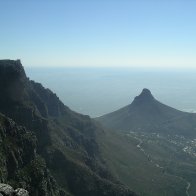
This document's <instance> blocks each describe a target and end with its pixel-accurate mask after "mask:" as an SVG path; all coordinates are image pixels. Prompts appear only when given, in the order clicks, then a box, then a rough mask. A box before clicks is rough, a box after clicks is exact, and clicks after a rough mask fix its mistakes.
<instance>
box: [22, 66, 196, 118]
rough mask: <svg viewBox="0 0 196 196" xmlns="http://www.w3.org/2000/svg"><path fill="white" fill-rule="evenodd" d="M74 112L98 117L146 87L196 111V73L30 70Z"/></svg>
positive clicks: (163, 99)
mask: <svg viewBox="0 0 196 196" xmlns="http://www.w3.org/2000/svg"><path fill="white" fill-rule="evenodd" d="M25 70H26V72H27V75H28V76H29V78H30V79H32V80H35V81H38V82H40V83H42V84H43V85H44V86H45V87H47V88H49V89H51V90H52V91H54V92H56V94H57V95H58V97H59V98H60V99H61V100H62V101H63V103H64V104H65V105H67V106H69V107H70V108H71V109H72V110H74V111H77V112H80V113H82V114H87V115H90V116H91V117H97V116H100V115H103V114H105V113H108V112H111V111H115V110H117V109H119V108H121V107H123V106H125V105H128V104H130V103H131V102H132V100H133V99H134V97H135V96H137V95H138V94H139V93H140V92H141V90H142V89H143V88H148V89H150V90H151V92H152V94H153V95H154V97H155V98H156V99H158V100H159V101H161V102H163V103H165V104H167V105H169V106H172V107H174V108H177V109H180V110H183V111H189V112H194V111H196V77H195V75H196V70H185V69H184V70H183V69H182V70H175V69H173V70H164V69H134V68H76V67H75V68H54V67H53V68H46V67H44V68H40V67H39V68H36V67H26V68H25Z"/></svg>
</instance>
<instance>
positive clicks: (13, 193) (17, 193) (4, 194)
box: [0, 183, 29, 196]
mask: <svg viewBox="0 0 196 196" xmlns="http://www.w3.org/2000/svg"><path fill="white" fill-rule="evenodd" d="M0 196H29V193H28V191H26V190H25V189H22V188H17V189H16V190H14V189H13V188H12V187H11V186H10V185H8V184H1V183H0Z"/></svg>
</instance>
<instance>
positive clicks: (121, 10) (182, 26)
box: [0, 0, 196, 67]
mask: <svg viewBox="0 0 196 196" xmlns="http://www.w3.org/2000/svg"><path fill="white" fill-rule="evenodd" d="M0 27H1V30H0V58H3V59H4V58H11V59H17V58H20V59H21V60H22V62H23V64H24V65H25V66H134V67H135V66H136V67H137V66H138V67H141V66H151V67H154V66H157V67H168V66H173V67H183V66H184V67H194V66H196V55H195V54H196V1H195V0H168V1H167V0H162V1H161V0H56V1H55V0H51V1H50V0H31V1H30V0H17V1H16V0H0Z"/></svg>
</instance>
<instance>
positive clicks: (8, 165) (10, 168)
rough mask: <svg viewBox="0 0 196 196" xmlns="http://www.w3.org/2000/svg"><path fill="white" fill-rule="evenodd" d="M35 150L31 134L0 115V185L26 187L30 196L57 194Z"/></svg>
mask: <svg viewBox="0 0 196 196" xmlns="http://www.w3.org/2000/svg"><path fill="white" fill-rule="evenodd" d="M36 148H37V138H36V136H35V135H34V134H33V133H32V132H30V131H27V130H26V128H25V127H22V126H18V125H17V124H16V123H15V122H14V121H13V120H11V119H9V118H7V117H5V116H4V115H2V114H0V182H3V183H9V184H11V185H13V187H22V188H26V189H27V190H29V192H30V195H35V196H36V195H53V194H48V193H49V191H50V192H51V193H55V194H58V193H59V190H58V187H57V184H56V182H55V180H54V179H53V177H52V176H51V174H50V173H49V171H48V170H47V168H46V165H45V161H44V160H43V158H41V157H40V156H39V155H38V154H37V153H36ZM55 194H54V195H55Z"/></svg>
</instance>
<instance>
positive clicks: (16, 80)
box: [0, 60, 135, 196]
mask: <svg viewBox="0 0 196 196" xmlns="http://www.w3.org/2000/svg"><path fill="white" fill-rule="evenodd" d="M0 92H2V93H3V94H2V95H3V96H0V97H1V98H0V112H1V113H3V115H5V116H3V115H1V116H2V117H1V118H2V121H1V127H2V128H1V133H2V134H1V135H2V139H1V143H0V145H2V146H3V148H2V149H4V150H3V151H2V152H0V156H2V157H3V158H2V159H1V162H2V163H1V166H0V169H1V171H2V172H3V173H4V177H3V179H1V182H3V183H7V182H10V183H9V184H11V185H13V186H14V187H22V188H25V189H26V190H28V191H29V194H30V195H33V196H39V195H40V196H44V195H45V196H46V195H47V196H50V195H51V196H57V195H61V196H63V195H76V196H77V195H80V196H82V195H84V196H86V195H89V196H91V195H93V196H96V195H97V196H98V195H99V196H100V195H106V196H110V195H122V196H128V195H129V196H131V195H135V194H134V193H133V192H131V191H130V190H129V188H127V187H126V186H124V185H123V184H122V183H120V181H118V180H117V179H115V178H114V177H113V176H112V174H111V173H110V171H109V169H108V168H107V165H106V164H105V162H104V159H103V157H102V154H101V153H100V148H99V143H98V140H97V135H99V134H104V130H103V129H102V128H101V127H100V126H99V125H97V124H96V123H95V122H94V121H93V120H92V119H90V117H88V116H85V115H81V114H78V113H76V112H73V111H71V110H70V109H69V108H68V107H66V106H65V105H64V104H63V103H62V102H61V101H60V100H59V98H58V97H57V96H56V95H55V94H54V93H53V92H51V91H50V90H49V89H45V88H44V87H43V86H42V85H41V84H39V83H36V82H34V81H31V80H29V79H28V78H27V77H26V74H25V71H24V68H23V67H22V65H21V63H20V61H12V60H2V61H0ZM11 119H12V120H11ZM13 120H14V121H15V122H16V123H15V122H13ZM5 122H6V123H7V124H6V123H5ZM10 127H11V128H10ZM27 130H29V131H27ZM20 133H21V134H20ZM27 135H28V136H29V137H27ZM26 137H27V138H26ZM5 138H6V139H5ZM7 138H9V141H8V140H7ZM17 138H19V139H18V140H17ZM33 138H34V139H33ZM16 141H18V143H17V142H16ZM8 142H9V143H10V146H9V145H7V143H8ZM28 142H30V143H29V144H28ZM30 144H31V145H30ZM8 148H10V149H11V150H9V149H8ZM7 150H9V151H10V153H11V155H9V154H6V151H7ZM26 151H27V152H28V153H26ZM10 159H12V160H13V161H12V160H10ZM12 163H13V164H12ZM9 164H11V166H10V165H9ZM19 185H20V186H19Z"/></svg>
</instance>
